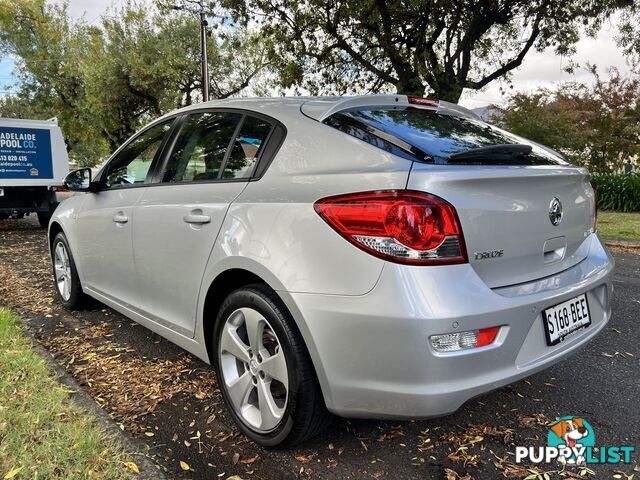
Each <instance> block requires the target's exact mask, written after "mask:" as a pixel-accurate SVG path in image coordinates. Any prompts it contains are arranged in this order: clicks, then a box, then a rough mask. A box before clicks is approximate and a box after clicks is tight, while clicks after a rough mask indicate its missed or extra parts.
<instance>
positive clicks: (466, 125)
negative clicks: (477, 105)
mask: <svg viewBox="0 0 640 480" xmlns="http://www.w3.org/2000/svg"><path fill="white" fill-rule="evenodd" d="M324 123H326V124H327V125H330V126H332V127H334V128H337V129H338V130H341V131H343V132H345V133H347V134H349V135H352V136H354V137H357V138H359V139H361V140H363V141H366V142H368V143H370V144H372V145H374V146H376V147H379V148H382V149H384V150H386V151H388V152H391V153H395V154H399V155H400V156H403V157H406V158H412V159H414V160H420V161H426V162H429V163H435V164H440V165H446V164H449V163H451V164H454V163H455V164H456V165H460V164H465V163H466V164H486V165H491V164H497V163H499V164H505V163H508V162H505V161H504V158H502V159H500V161H498V159H497V157H494V156H492V155H491V154H487V155H486V157H483V158H480V159H477V158H476V159H474V160H473V161H459V160H455V161H453V160H451V161H450V159H451V156H452V155H455V154H459V153H462V152H466V151H469V150H473V149H475V148H481V147H490V146H492V145H505V144H523V145H530V146H531V147H532V151H531V153H530V154H528V155H526V156H524V157H520V158H517V159H516V158H515V157H514V159H513V164H514V165H523V164H524V165H567V162H566V161H565V160H564V159H563V158H562V157H561V156H560V155H559V154H555V153H554V152H552V151H550V150H547V149H545V148H543V147H541V146H540V145H538V144H536V143H535V142H531V141H529V140H526V139H524V138H522V137H519V136H517V135H514V134H511V133H509V132H506V131H504V130H502V129H500V128H497V127H494V126H493V125H489V124H488V123H485V122H483V121H481V120H475V119H473V118H466V117H460V116H454V115H449V114H446V113H438V112H436V111H434V110H428V109H418V108H413V107H408V108H404V109H403V108H392V109H382V108H376V109H374V110H350V111H344V112H340V113H337V114H335V115H332V116H331V117H329V118H328V119H326V120H325V121H324ZM381 135H382V137H385V138H386V139H387V140H385V139H384V138H381ZM389 135H390V136H392V137H393V138H395V139H398V140H400V142H401V143H404V142H406V143H407V144H410V145H411V146H413V147H415V148H416V149H418V150H419V151H420V152H422V153H424V154H425V155H424V156H423V158H420V156H417V155H415V154H413V153H412V152H410V151H409V150H408V149H406V148H405V149H401V150H399V149H398V143H397V142H394V141H393V138H390V137H389Z"/></svg>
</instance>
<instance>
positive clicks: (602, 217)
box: [598, 211, 640, 243]
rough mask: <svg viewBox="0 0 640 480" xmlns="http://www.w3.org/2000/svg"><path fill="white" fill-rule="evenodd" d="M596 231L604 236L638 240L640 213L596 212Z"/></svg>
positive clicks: (639, 240)
mask: <svg viewBox="0 0 640 480" xmlns="http://www.w3.org/2000/svg"><path fill="white" fill-rule="evenodd" d="M598 232H599V233H600V235H602V236H603V237H604V238H615V239H619V240H630V241H632V242H633V243H638V242H640V213H620V212H611V211H599V212H598Z"/></svg>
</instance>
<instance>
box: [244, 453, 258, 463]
mask: <svg viewBox="0 0 640 480" xmlns="http://www.w3.org/2000/svg"><path fill="white" fill-rule="evenodd" d="M256 460H258V455H256V456H255V457H250V458H243V459H242V460H240V463H244V464H248V463H253V462H255V461H256Z"/></svg>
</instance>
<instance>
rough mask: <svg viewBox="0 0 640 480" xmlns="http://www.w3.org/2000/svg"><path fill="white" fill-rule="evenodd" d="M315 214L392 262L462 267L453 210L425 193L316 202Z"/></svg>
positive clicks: (397, 192) (460, 239)
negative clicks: (459, 264)
mask: <svg viewBox="0 0 640 480" xmlns="http://www.w3.org/2000/svg"><path fill="white" fill-rule="evenodd" d="M314 207H315V209H316V212H318V214H319V215H320V216H321V217H322V218H323V219H324V220H325V221H326V222H327V223H328V224H329V225H330V226H331V227H332V228H333V229H334V230H335V231H336V232H338V233H339V234H340V235H342V236H343V237H344V238H346V239H347V240H349V241H350V242H351V243H353V244H354V245H356V246H357V247H358V248H361V249H362V250H364V251H366V252H368V253H370V254H372V255H375V256H377V257H380V258H383V259H385V260H389V261H392V262H396V263H406V264H413V265H450V264H454V263H466V262H467V253H466V250H465V248H464V239H463V237H462V229H461V227H460V222H459V221H458V217H457V215H456V211H455V209H454V208H453V206H452V205H451V204H450V203H448V202H446V201H445V200H443V199H441V198H439V197H436V196H435V195H430V194H428V193H423V192H414V191H410V190H388V191H380V192H363V193H352V194H348V195H338V196H335V197H327V198H323V199H322V200H318V201H317V202H316V203H315V205H314Z"/></svg>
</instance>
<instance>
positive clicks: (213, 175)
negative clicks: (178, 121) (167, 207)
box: [163, 112, 242, 182]
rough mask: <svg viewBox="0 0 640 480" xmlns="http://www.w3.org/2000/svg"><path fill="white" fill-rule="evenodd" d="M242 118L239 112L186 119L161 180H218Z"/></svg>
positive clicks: (218, 113) (196, 115) (199, 115)
mask: <svg viewBox="0 0 640 480" xmlns="http://www.w3.org/2000/svg"><path fill="white" fill-rule="evenodd" d="M241 118H242V115H241V114H239V113H226V112H208V113H196V114H193V115H191V116H189V118H188V120H187V122H186V123H185V125H184V127H183V128H182V131H181V133H180V137H179V138H178V141H177V142H176V146H175V148H174V150H173V152H172V154H171V156H170V157H169V161H168V162H167V168H166V170H165V173H164V175H163V181H164V182H198V181H205V180H215V179H217V178H219V175H220V169H221V168H222V164H223V162H224V159H225V155H226V153H227V150H228V148H229V144H230V143H231V139H232V138H233V134H234V133H235V131H236V127H237V126H238V122H239V121H240V119H241Z"/></svg>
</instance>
